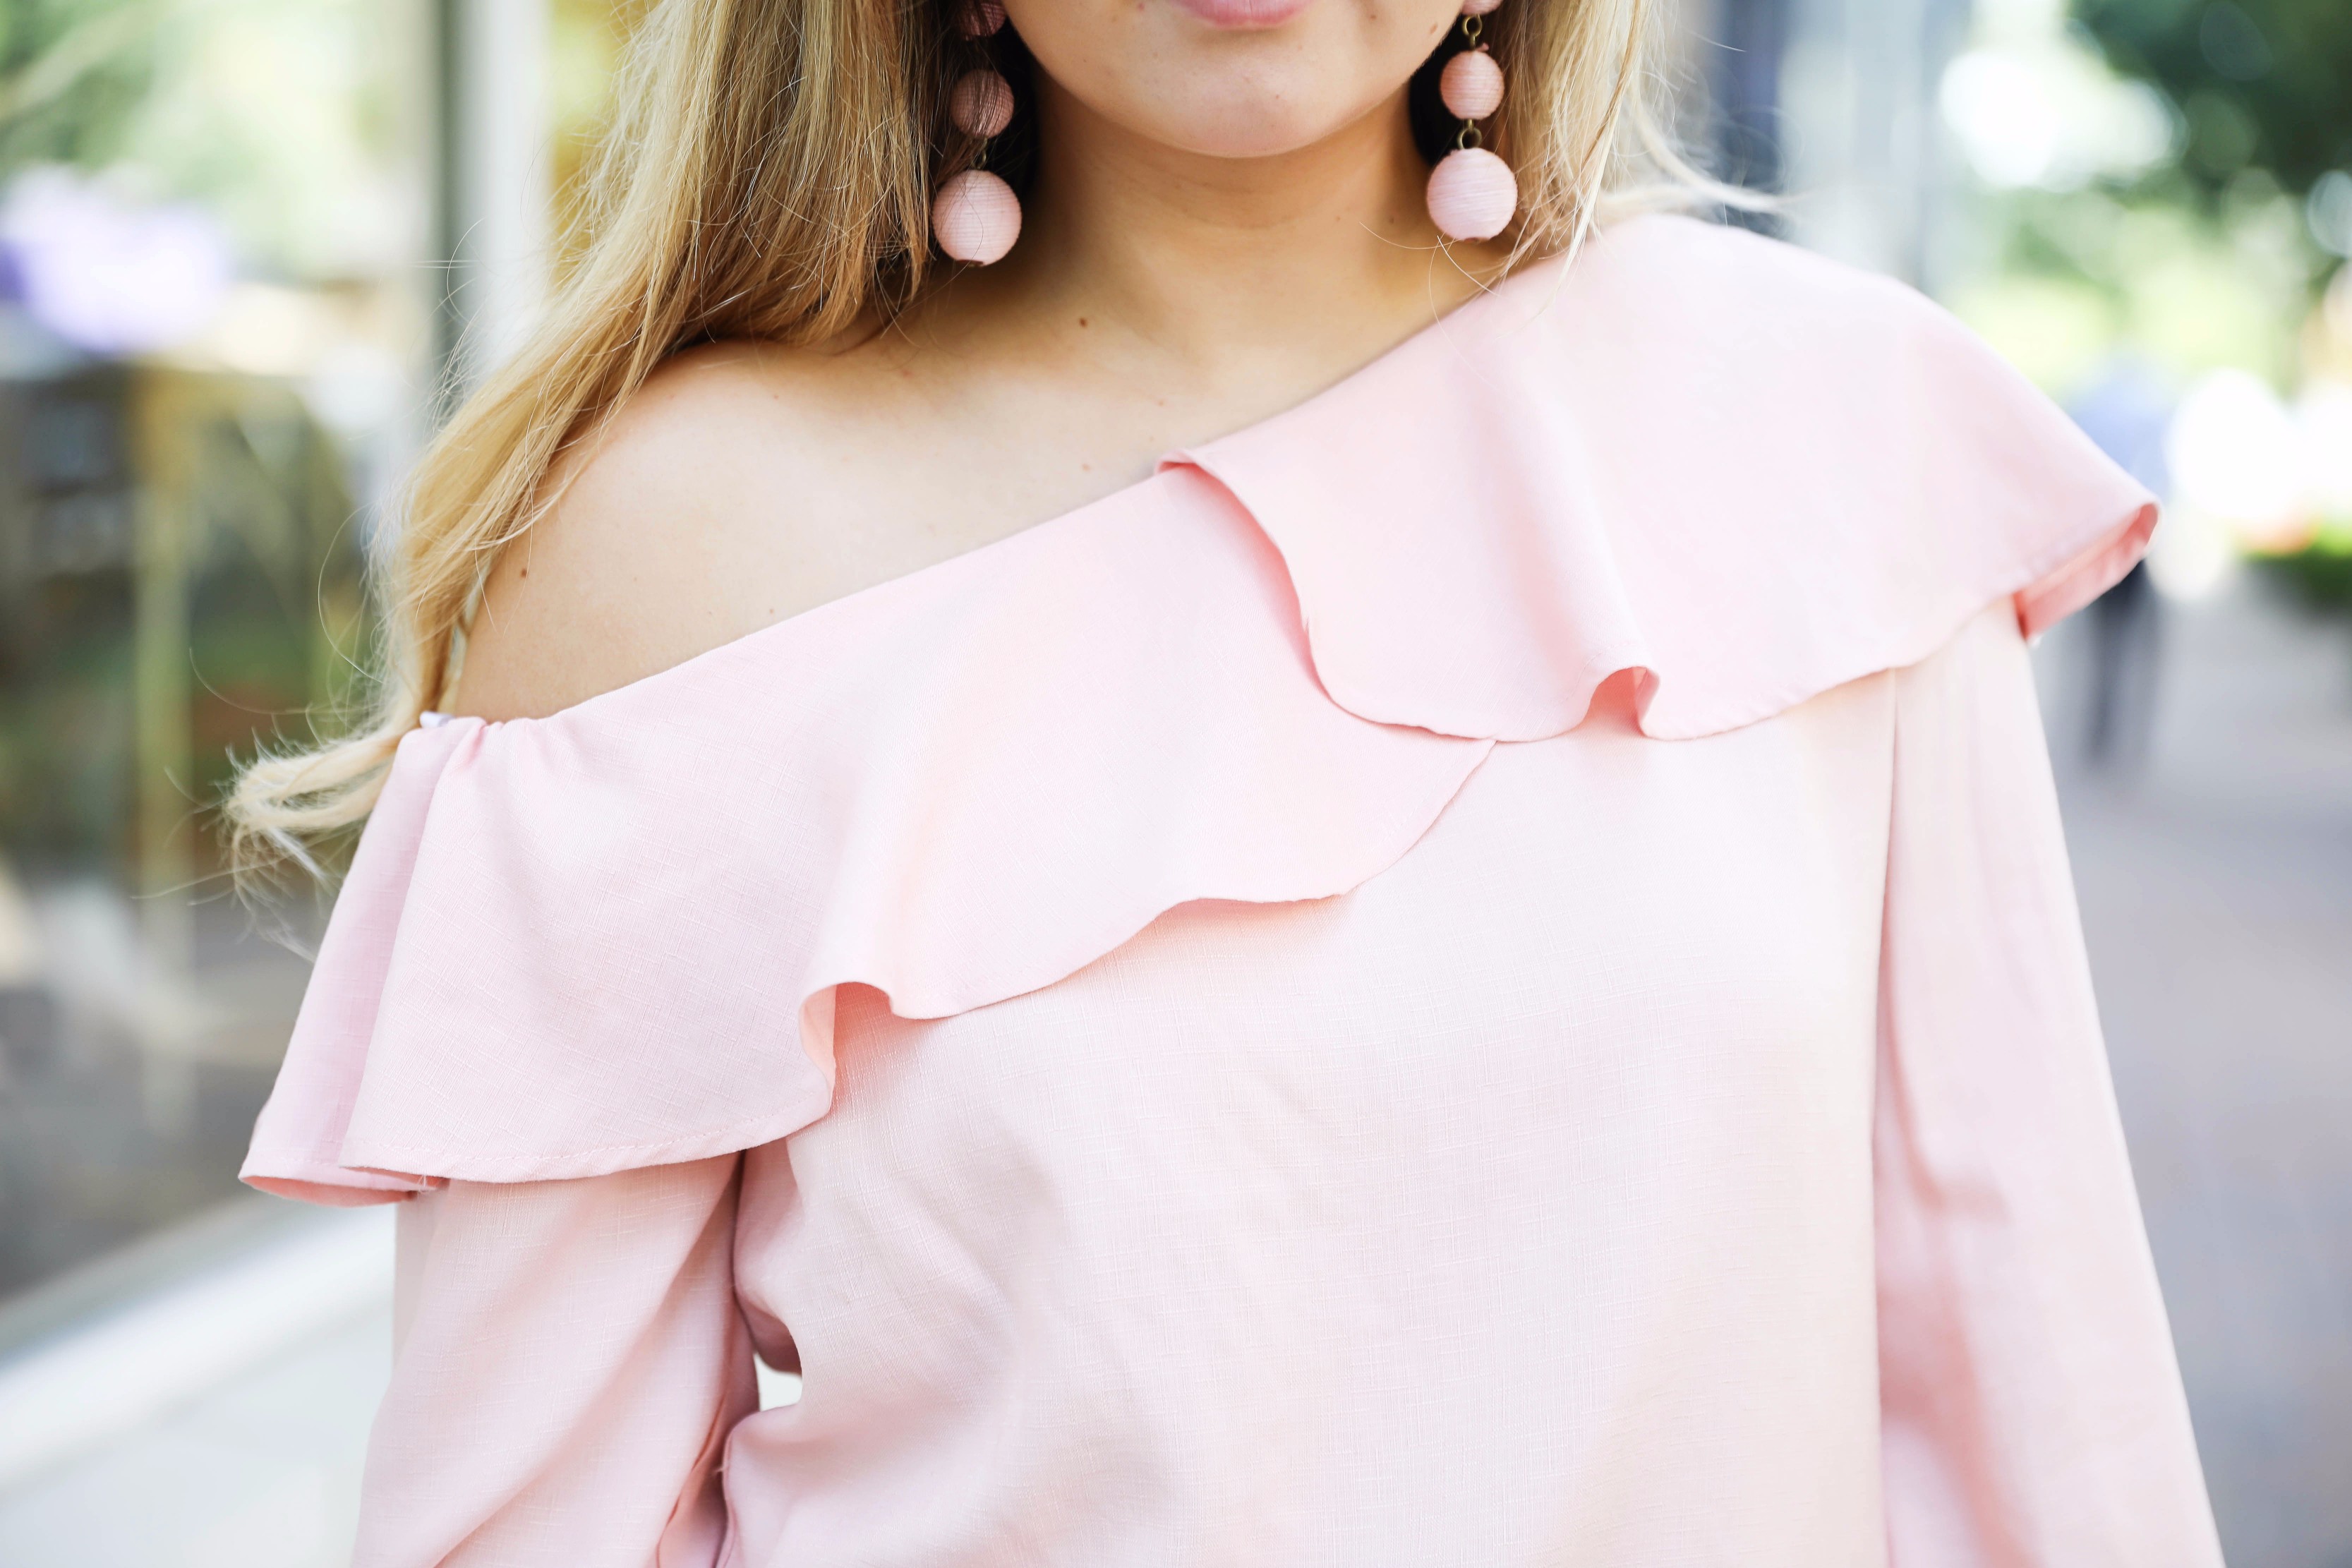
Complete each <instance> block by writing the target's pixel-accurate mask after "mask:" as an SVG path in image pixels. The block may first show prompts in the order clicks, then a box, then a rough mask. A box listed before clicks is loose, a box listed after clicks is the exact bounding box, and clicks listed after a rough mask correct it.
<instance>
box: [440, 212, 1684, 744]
mask: <svg viewBox="0 0 2352 1568" xmlns="http://www.w3.org/2000/svg"><path fill="white" fill-rule="evenodd" d="M1655 216H1662V215H1656V214H1643V215H1638V216H1634V217H1632V218H1628V219H1626V220H1624V221H1623V222H1621V223H1618V224H1616V225H1613V226H1612V227H1611V228H1610V229H1609V230H1607V231H1606V232H1607V233H1609V234H1617V233H1622V231H1623V230H1624V229H1626V228H1628V227H1631V226H1637V225H1639V224H1641V223H1643V221H1644V220H1645V219H1648V218H1652V217H1655ZM1601 237H1602V233H1601V232H1600V231H1596V232H1595V233H1594V235H1593V236H1592V237H1591V240H1588V241H1587V244H1586V248H1590V247H1591V244H1593V243H1595V242H1597V241H1599V240H1600V239H1601ZM1575 254H1576V253H1564V254H1559V255H1553V256H1549V257H1545V258H1541V259H1539V260H1537V261H1534V262H1529V263H1524V264H1522V265H1520V266H1518V267H1517V268H1514V269H1513V270H1512V271H1511V272H1510V273H1509V275H1508V276H1507V277H1505V278H1503V279H1500V280H1499V281H1497V282H1496V283H1494V284H1493V285H1491V286H1490V287H1487V288H1484V289H1478V290H1476V291H1475V292H1474V293H1472V294H1471V295H1470V297H1469V298H1467V299H1465V300H1463V301H1462V302H1461V303H1460V304H1458V305H1455V306H1454V308H1452V309H1451V310H1445V311H1443V312H1441V313H1440V314H1439V315H1437V316H1436V317H1434V318H1433V319H1432V320H1431V321H1429V322H1428V323H1427V324H1426V325H1423V326H1421V327H1417V328H1415V329H1414V330H1413V331H1412V332H1410V333H1408V334H1407V335H1406V336H1404V337H1402V338H1400V339H1399V340H1398V341H1397V342H1393V343H1391V344H1390V345H1389V346H1388V347H1387V348H1385V349H1382V350H1381V352H1380V353H1377V354H1375V355H1373V356H1372V357H1371V358H1370V359H1369V360H1367V361H1365V362H1364V363H1362V364H1360V365H1359V366H1357V367H1356V368H1355V369H1354V370H1351V371H1349V372H1348V373H1347V374H1344V375H1342V376H1340V377H1339V378H1338V379H1337V380H1335V381H1333V382H1331V383H1329V384H1327V385H1325V386H1323V387H1321V388H1319V389H1318V390H1317V391H1315V392H1312V393H1309V394H1308V395H1307V396H1305V397H1303V398H1300V399H1299V400H1298V401H1297V402H1296V403H1293V404H1290V405H1286V406H1285V407H1283V408H1281V409H1278V410H1276V412H1274V413H1272V414H1268V415H1265V416H1261V417H1259V418H1257V419H1254V420H1251V421H1250V422H1249V423H1247V424H1245V425H1242V426H1237V427H1235V428H1234V429H1232V430H1229V431H1226V432H1225V433H1224V434H1223V435H1221V436H1217V437H1213V438H1211V439H1209V440H1207V441H1202V442H1198V443H1195V444H1193V445H1192V446H1190V447H1179V448H1175V449H1172V450H1171V451H1169V452H1166V453H1164V454H1162V455H1161V457H1160V459H1159V461H1158V462H1157V463H1155V464H1154V465H1153V468H1152V471H1151V472H1150V473H1149V474H1147V475H1145V476H1143V477H1142V478H1140V479H1134V480H1131V481H1130V482H1129V483H1127V484H1124V485H1121V486H1119V487H1118V489H1113V490H1109V491H1108V492H1106V493H1105V494H1103V495H1100V496H1097V497H1096V498H1095V499H1094V500H1090V501H1087V502H1085V503H1084V504H1082V505H1079V506H1076V507H1072V508H1070V509H1069V510H1066V511H1061V512H1056V513H1055V514H1054V515H1052V516H1050V517H1046V518H1043V519H1041V520H1039V521H1036V522H1032V523H1026V524H1024V525H1023V526H1022V527H1020V528H1017V529H1014V530H1013V531H1012V532H1010V533H1006V534H1003V535H1000V536H999V537H997V538H995V539H992V540H990V541H988V542H986V543H983V544H976V545H973V546H972V547H971V549H969V550H960V551H958V552H955V553H954V554H952V555H949V556H944V557H942V558H941V559H940V560H937V561H933V562H929V563H926V564H924V565H921V566H918V567H916V568H915V569H914V570H913V571H911V572H902V573H900V574H898V575H897V576H895V577H886V578H884V579H883V580H882V581H881V582H878V583H870V584H866V586H865V587H863V588H855V589H852V590H851V591H850V592H848V593H846V594H841V595H835V597H833V598H830V599H827V600H825V601H824V603H823V604H820V605H810V606H809V607H808V608H806V609H804V610H795V611H794V612H793V613H792V614H791V615H788V616H779V617H778V618H777V619H775V620H772V621H770V622H769V623H767V624H766V625H765V626H755V627H753V628H752V629H751V630H750V631H748V632H743V633H740V634H739V635H737V636H735V637H730V638H728V639H727V640H726V641H724V642H719V643H714V644H712V645H711V646H710V647H707V648H704V649H703V650H701V651H700V652H698V653H695V654H691V655H688V657H687V658H682V659H680V660H678V661H677V663H676V664H673V665H668V666H666V667H664V668H661V669H657V670H655V671H653V672H652V673H650V674H647V675H642V676H639V677H638V678H636V679H634V680H628V681H624V682H622V683H621V684H620V685H618V686H614V687H610V688H607V689H605V690H603V691H600V692H597V693H595V694H593V696H589V697H583V698H582V699H581V700H579V701H577V702H573V703H571V704H568V705H567V706H565V707H562V708H560V709H557V710H555V711H554V712H551V713H545V714H541V715H537V716H531V717H521V718H514V719H484V718H481V717H479V716H478V715H475V714H467V713H445V712H440V711H436V710H427V711H426V712H425V713H424V714H423V715H421V717H420V722H421V723H422V724H424V725H425V726H426V727H428V728H429V727H433V726H437V725H440V724H445V723H467V724H479V725H482V726H483V727H485V728H490V729H498V728H504V727H507V726H510V725H533V724H544V723H549V722H551V721H558V720H562V719H564V718H565V717H566V716H568V715H572V714H576V713H579V712H581V711H583V710H586V709H590V708H592V707H593V706H596V705H598V704H601V703H603V702H604V701H605V700H607V699H610V698H614V697H618V696H620V695H621V694H623V693H625V692H633V691H637V690H640V689H643V688H645V687H646V686H649V685H652V684H654V683H656V682H661V681H666V680H669V679H676V678H680V677H682V676H683V675H684V674H685V673H686V672H687V671H689V670H692V669H694V668H697V667H698V666H702V665H705V664H707V663H709V662H710V661H713V660H718V659H722V658H730V657H734V656H740V654H742V653H743V652H744V651H746V650H747V649H749V648H751V647H755V646H764V645H766V644H769V643H772V642H775V641H777V640H780V639H782V638H783V637H793V636H800V635H803V634H804V633H805V632H806V630H807V629H808V628H809V627H811V626H814V625H819V624H822V623H823V622H824V621H825V620H829V619H835V618H837V617H839V616H845V615H850V614H855V613H857V612H859V611H861V610H870V609H872V608H873V607H874V606H875V605H877V604H879V603H881V602H882V601H884V600H885V599H886V598H890V597H895V596H898V595H903V594H906V593H909V592H912V591H914V590H915V589H917V588H918V587H919V586H928V585H930V584H935V583H936V582H937V580H938V579H939V578H940V577H941V576H944V575H947V574H952V573H955V572H957V571H971V570H976V569H978V568H979V567H980V566H981V565H982V564H983V563H986V562H987V561H989V560H992V559H994V558H997V557H1000V556H1002V555H1003V554H1005V553H1008V552H1012V551H1013V550H1016V549H1019V548H1024V547H1025V548H1030V549H1034V548H1037V547H1038V542H1039V541H1041V540H1043V539H1045V538H1047V537H1050V536H1051V535H1053V534H1056V533H1060V532H1063V531H1067V530H1068V529H1070V528H1073V527H1076V526H1079V525H1080V524H1082V523H1084V522H1087V521H1092V520H1095V519H1097V518H1099V517H1100V516H1102V515H1103V514H1105V513H1107V512H1109V511H1113V510H1118V509H1120V508H1123V507H1129V506H1132V505H1133V504H1134V503H1135V501H1136V500H1137V499H1138V498H1139V497H1140V496H1142V495H1144V494H1146V493H1148V492H1149V491H1150V490H1151V489H1153V488H1155V487H1157V486H1160V485H1164V484H1165V483H1167V482H1168V473H1169V470H1170V469H1171V468H1181V467H1190V466H1192V465H1193V464H1194V462H1195V459H1196V458H1197V459H1213V457H1214V455H1215V453H1216V451H1217V450H1218V448H1220V447H1225V446H1227V445H1230V444H1234V443H1238V442H1242V441H1245V440H1248V439H1249V438H1251V437H1254V436H1255V435H1258V434H1259V433H1261V432H1263V431H1265V430H1266V429H1268V428H1269V427H1271V426H1276V425H1279V424H1283V423H1285V422H1287V421H1290V420H1293V419H1302V418H1311V417H1312V415H1313V411H1314V410H1315V409H1316V408H1318V406H1321V405H1325V404H1328V403H1332V402H1336V401H1338V400H1339V399H1341V398H1344V397H1346V396H1348V395H1350V394H1351V393H1354V392H1356V391H1359V390H1360V388H1361V387H1362V385H1363V384H1364V383H1366V382H1367V381H1370V380H1372V379H1374V378H1376V377H1378V376H1380V375H1381V374H1384V373H1385V372H1387V371H1389V370H1390V369H1391V367H1393V366H1394V365H1395V364H1396V363H1397V362H1398V361H1400V360H1402V359H1404V358H1406V357H1408V356H1411V355H1413V354H1417V353H1426V352H1427V351H1428V350H1429V348H1430V345H1431V344H1433V342H1439V341H1440V340H1441V339H1443V338H1444V337H1445V336H1448V335H1451V334H1454V333H1457V332H1460V331H1464V330H1466V329H1467V327H1468V326H1470V325H1471V324H1472V322H1473V321H1475V319H1476V318H1477V317H1478V316H1479V315H1481V314H1483V313H1485V312H1486V311H1488V310H1493V309H1495V308H1496V307H1497V306H1498V304H1499V302H1500V301H1502V300H1505V299H1507V298H1516V297H1517V295H1518V294H1520V293H1522V292H1525V291H1528V290H1529V289H1532V288H1533V287H1535V285H1536V284H1537V283H1538V282H1541V281H1549V282H1550V283H1553V284H1555V285H1556V284H1557V283H1558V282H1559V280H1560V276H1561V268H1563V267H1564V266H1565V265H1567V264H1568V263H1569V262H1570V261H1571V260H1572V259H1573V258H1574V255H1575Z"/></svg>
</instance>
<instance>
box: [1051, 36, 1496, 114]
mask: <svg viewBox="0 0 2352 1568" xmlns="http://www.w3.org/2000/svg"><path fill="white" fill-rule="evenodd" d="M1007 92H1008V95H1009V93H1010V89H1007ZM1437 92H1438V96H1439V97H1441V98H1443V99H1444V100H1445V112H1447V113H1448V114H1453V115H1458V116H1460V117H1461V118H1462V119H1464V120H1484V119H1486V116H1488V115H1490V114H1492V113H1494V112H1495V110H1498V109H1500V108H1502V107H1503V68H1502V67H1500V66H1498V65H1496V63H1495V57H1494V56H1492V55H1490V54H1488V53H1487V52H1486V50H1484V49H1465V50H1464V51H1463V52H1462V53H1461V54H1458V55H1456V56H1454V58H1452V59H1450V60H1448V61H1446V62H1445V70H1444V74H1443V75H1441V76H1440V77H1439V78H1438V79H1437Z"/></svg>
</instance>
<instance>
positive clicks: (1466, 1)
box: [1462, 0, 1503, 16]
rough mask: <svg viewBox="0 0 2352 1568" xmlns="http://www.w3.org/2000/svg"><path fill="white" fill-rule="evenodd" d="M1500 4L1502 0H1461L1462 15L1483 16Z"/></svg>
mask: <svg viewBox="0 0 2352 1568" xmlns="http://www.w3.org/2000/svg"><path fill="white" fill-rule="evenodd" d="M1502 3H1503V0H1462V14H1463V15H1464V16H1485V15H1486V13H1487V12H1489V11H1492V10H1494V9H1495V8H1496V6H1498V5H1501V4H1502Z"/></svg>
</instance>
